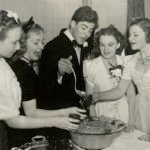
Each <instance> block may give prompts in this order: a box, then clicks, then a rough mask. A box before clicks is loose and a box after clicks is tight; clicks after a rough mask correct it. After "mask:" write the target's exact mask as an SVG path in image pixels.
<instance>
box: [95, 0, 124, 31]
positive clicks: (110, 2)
mask: <svg viewBox="0 0 150 150" xmlns="http://www.w3.org/2000/svg"><path fill="white" fill-rule="evenodd" d="M92 7H93V8H94V9H95V10H96V11H97V12H98V14H99V25H100V28H102V27H106V26H108V25H109V24H114V25H115V26H116V27H117V28H118V29H119V30H120V31H121V32H122V33H124V32H125V31H126V21H127V17H126V16H127V0H93V1H92Z"/></svg>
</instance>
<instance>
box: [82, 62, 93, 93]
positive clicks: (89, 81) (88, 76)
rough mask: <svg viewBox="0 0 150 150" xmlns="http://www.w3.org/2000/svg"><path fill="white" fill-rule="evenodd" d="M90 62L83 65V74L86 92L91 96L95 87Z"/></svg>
mask: <svg viewBox="0 0 150 150" xmlns="http://www.w3.org/2000/svg"><path fill="white" fill-rule="evenodd" d="M92 66H93V65H92V63H91V61H88V60H87V61H85V62H84V63H83V74H84V78H85V83H86V92H87V93H89V94H92V93H93V91H94V86H95V75H94V74H93V69H94V68H93V67H92Z"/></svg>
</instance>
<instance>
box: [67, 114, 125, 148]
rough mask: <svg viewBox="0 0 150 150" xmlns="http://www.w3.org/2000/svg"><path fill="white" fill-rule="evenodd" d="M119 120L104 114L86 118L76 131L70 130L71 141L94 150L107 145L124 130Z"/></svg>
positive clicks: (123, 125)
mask: <svg viewBox="0 0 150 150" xmlns="http://www.w3.org/2000/svg"><path fill="white" fill-rule="evenodd" d="M124 127H125V124H124V122H122V121H121V120H117V119H114V118H109V117H105V116H101V117H90V118H86V119H85V120H83V121H82V122H81V123H80V126H79V128H78V129H77V130H76V131H71V132H70V134H71V140H72V142H73V143H74V144H75V145H77V146H79V147H81V148H84V149H90V150H96V149H103V148H106V147H109V146H110V145H111V144H112V142H113V141H114V140H115V139H116V138H117V137H118V136H119V135H120V134H121V132H122V131H123V130H124Z"/></svg>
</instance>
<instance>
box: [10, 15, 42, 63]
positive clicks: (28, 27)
mask: <svg viewBox="0 0 150 150" xmlns="http://www.w3.org/2000/svg"><path fill="white" fill-rule="evenodd" d="M22 30H23V34H22V37H21V39H20V47H21V51H17V52H16V53H15V54H14V55H13V57H12V61H15V60H17V59H19V58H20V57H22V56H23V55H24V53H26V51H27V47H26V41H27V39H28V38H29V37H30V33H36V34H40V33H41V32H44V29H43V28H42V27H41V26H40V25H39V24H36V23H35V22H34V21H33V17H31V18H30V19H29V20H28V21H27V22H24V23H22Z"/></svg>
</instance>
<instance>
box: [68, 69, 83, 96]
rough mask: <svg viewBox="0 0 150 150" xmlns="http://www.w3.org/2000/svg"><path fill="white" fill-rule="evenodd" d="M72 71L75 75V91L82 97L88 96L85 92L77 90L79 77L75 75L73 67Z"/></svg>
mask: <svg viewBox="0 0 150 150" xmlns="http://www.w3.org/2000/svg"><path fill="white" fill-rule="evenodd" d="M71 70H72V73H73V76H74V82H75V83H74V90H75V92H76V93H77V94H78V95H79V96H81V97H84V96H86V92H85V91H81V90H77V77H76V74H75V71H74V69H73V67H71Z"/></svg>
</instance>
